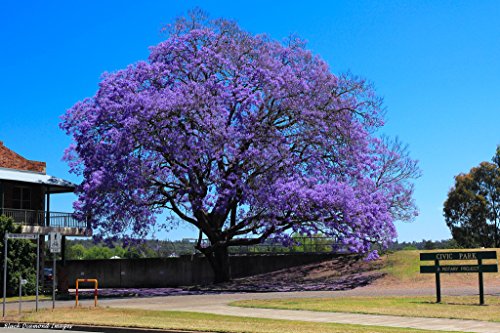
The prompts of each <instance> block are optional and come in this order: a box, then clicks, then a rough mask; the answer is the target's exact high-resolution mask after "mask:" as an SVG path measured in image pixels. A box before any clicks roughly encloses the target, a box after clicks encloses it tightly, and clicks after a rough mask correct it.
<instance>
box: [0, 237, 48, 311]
mask: <svg viewBox="0 0 500 333" xmlns="http://www.w3.org/2000/svg"><path fill="white" fill-rule="evenodd" d="M9 239H36V240H37V248H36V251H37V261H36V262H37V264H36V265H37V267H36V285H37V287H38V279H39V269H40V268H39V262H38V261H39V260H38V259H39V258H38V256H39V253H40V234H10V233H8V232H6V233H5V237H4V251H3V252H4V259H3V304H2V317H5V298H6V296H7V245H8V240H9ZM24 281H25V280H24ZM36 309H37V310H38V288H37V289H36ZM20 310H21V300H19V311H20Z"/></svg>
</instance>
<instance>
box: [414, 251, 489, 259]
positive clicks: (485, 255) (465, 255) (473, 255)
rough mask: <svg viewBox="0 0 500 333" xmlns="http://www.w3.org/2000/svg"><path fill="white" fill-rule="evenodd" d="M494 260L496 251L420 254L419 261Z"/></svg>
mask: <svg viewBox="0 0 500 333" xmlns="http://www.w3.org/2000/svg"><path fill="white" fill-rule="evenodd" d="M496 258H497V252H496V251H472V252H435V253H420V261H426V260H479V259H496Z"/></svg>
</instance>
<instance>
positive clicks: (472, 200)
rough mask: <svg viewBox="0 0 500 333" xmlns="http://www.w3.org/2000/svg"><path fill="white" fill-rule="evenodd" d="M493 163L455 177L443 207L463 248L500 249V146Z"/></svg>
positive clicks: (448, 221)
mask: <svg viewBox="0 0 500 333" xmlns="http://www.w3.org/2000/svg"><path fill="white" fill-rule="evenodd" d="M492 161H493V163H490V162H482V163H481V164H479V166H477V167H475V168H472V169H471V170H470V171H469V173H466V174H460V175H458V176H456V177H455V185H454V186H453V188H452V189H451V190H450V192H449V193H448V199H447V200H446V201H445V203H444V217H445V220H446V224H447V225H448V227H449V228H450V230H451V234H452V236H453V239H455V240H456V242H457V243H458V245H460V246H463V247H500V233H499V228H500V146H498V147H497V150H496V154H495V156H494V157H493V160H492Z"/></svg>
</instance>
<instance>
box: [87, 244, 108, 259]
mask: <svg viewBox="0 0 500 333" xmlns="http://www.w3.org/2000/svg"><path fill="white" fill-rule="evenodd" d="M112 256H113V250H112V249H110V248H109V247H105V246H92V247H91V248H89V249H87V250H86V251H85V254H84V257H83V259H87V260H88V259H110V258H111V257H112Z"/></svg>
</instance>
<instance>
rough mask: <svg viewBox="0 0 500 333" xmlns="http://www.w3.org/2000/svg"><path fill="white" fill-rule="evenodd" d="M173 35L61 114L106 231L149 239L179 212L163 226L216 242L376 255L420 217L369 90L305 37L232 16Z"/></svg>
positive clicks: (85, 195) (85, 205)
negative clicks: (188, 228) (328, 246)
mask: <svg viewBox="0 0 500 333" xmlns="http://www.w3.org/2000/svg"><path fill="white" fill-rule="evenodd" d="M178 23H179V22H178ZM176 28H177V30H176V31H174V32H172V33H171V34H170V35H169V37H168V39H167V40H165V41H163V42H161V43H160V44H158V45H156V46H153V47H151V54H150V56H149V59H148V61H140V62H138V63H136V64H134V65H130V66H128V67H127V68H126V69H123V70H120V71H117V72H114V73H109V74H105V75H104V76H103V78H102V81H101V83H100V84H99V90H98V91H97V93H96V94H95V96H93V97H92V98H88V99H85V100H84V101H82V102H79V103H77V104H75V105H74V106H73V107H72V108H71V109H69V110H68V111H67V113H66V114H65V115H64V116H63V122H62V124H61V127H62V128H63V129H64V130H65V131H66V132H67V133H68V134H69V135H71V136H72V137H73V139H74V142H75V144H74V145H72V146H71V147H70V148H69V149H68V150H67V152H66V155H65V156H66V159H67V160H68V161H69V163H70V165H71V168H72V171H73V172H75V173H78V174H81V175H82V176H83V182H82V184H81V185H80V186H79V188H78V192H77V193H78V196H79V198H78V200H77V202H76V203H75V209H76V211H77V213H78V214H79V216H80V217H81V218H83V217H84V216H89V217H90V218H91V220H92V223H93V227H94V228H95V229H96V231H97V232H98V233H99V234H101V235H103V236H117V235H122V236H123V235H126V236H127V235H128V236H132V237H134V238H137V237H145V235H146V234H147V233H148V231H149V230H151V228H152V227H153V225H154V224H155V223H156V218H155V216H156V215H157V214H158V213H159V212H160V211H162V210H163V209H169V210H170V211H171V212H173V213H174V214H173V217H172V219H171V220H167V223H174V221H173V220H174V219H175V220H177V221H183V222H187V223H190V224H192V225H194V226H196V227H197V228H198V229H199V230H200V232H201V233H202V234H203V235H204V236H205V237H206V238H208V240H209V244H211V246H219V245H221V244H224V246H230V245H233V244H238V242H241V239H244V238H249V236H250V235H257V236H254V237H257V238H258V239H260V240H263V239H265V238H266V237H269V236H271V235H272V236H281V237H283V238H284V239H286V238H287V235H288V234H289V233H290V231H296V232H301V233H305V234H312V233H318V232H321V233H323V234H325V235H328V236H332V237H335V239H337V240H338V241H339V242H341V243H342V244H344V245H346V246H348V247H349V248H350V249H351V250H352V251H355V252H366V251H368V250H369V249H370V246H371V244H372V243H373V242H377V243H381V244H382V245H385V244H386V243H387V242H389V241H391V240H392V239H393V238H394V237H395V236H396V232H395V228H394V224H393V222H394V219H395V218H399V217H401V216H403V215H404V216H405V217H408V216H412V215H414V214H415V207H414V205H413V202H412V200H411V195H412V191H413V188H412V185H411V184H410V183H409V182H408V181H407V179H406V178H408V177H404V174H403V172H401V169H402V168H404V165H405V164H408V163H409V164H412V165H415V164H414V161H412V160H410V159H408V157H407V156H405V155H402V154H400V153H399V152H398V151H397V150H395V149H391V146H390V145H388V144H386V142H385V141H384V140H381V139H378V138H377V137H376V136H375V134H374V133H375V132H376V130H377V129H378V128H379V127H380V126H382V125H383V119H382V115H381V101H380V99H379V98H377V96H376V95H375V92H374V90H373V89H372V87H371V86H370V85H369V84H367V83H366V82H364V81H363V80H360V79H357V78H355V77H352V76H349V75H335V74H333V73H332V72H331V71H330V69H329V66H328V65H327V64H326V63H325V61H323V60H322V59H321V58H320V57H318V56H316V55H313V54H312V53H311V52H310V51H309V50H307V49H305V48H304V45H303V43H302V42H301V41H298V40H295V39H290V40H289V41H287V42H286V43H279V42H277V41H274V40H271V39H269V38H268V37H267V36H265V35H257V36H255V35H251V34H249V33H247V32H245V31H242V30H241V29H240V28H238V27H237V26H236V24H234V23H232V22H228V21H224V20H219V21H215V22H212V23H211V24H205V25H190V26H188V24H186V22H184V23H183V21H180V23H179V24H178V25H177V26H176ZM388 166H390V168H389V167H388ZM401 212H403V213H404V214H402V215H401Z"/></svg>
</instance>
